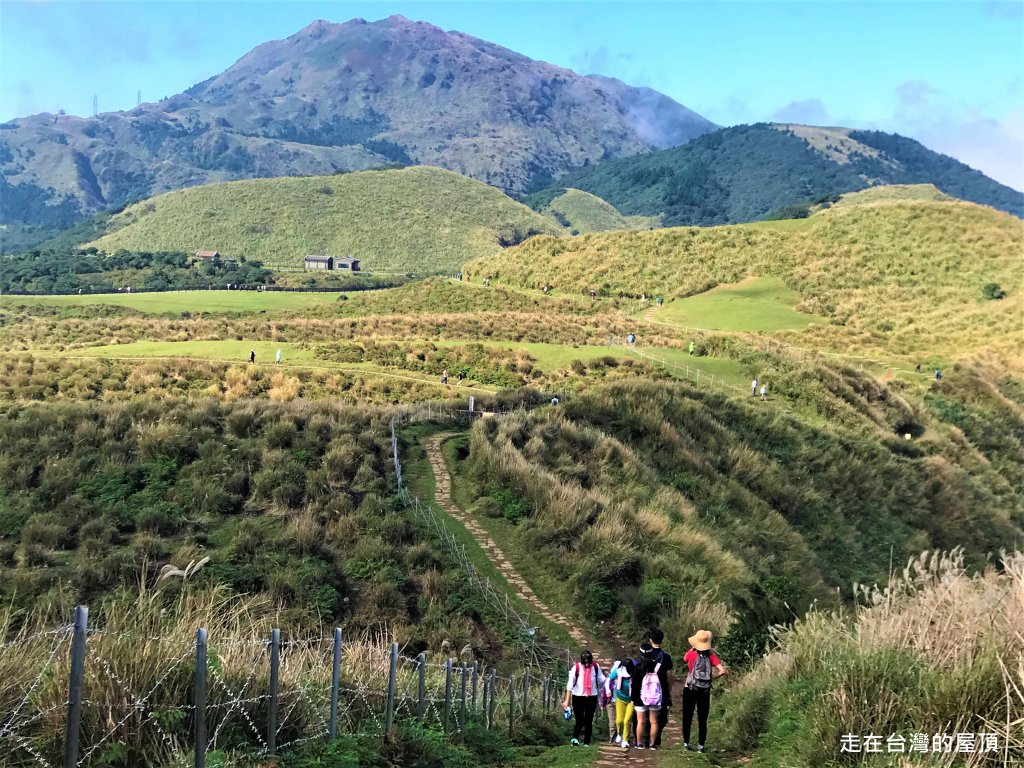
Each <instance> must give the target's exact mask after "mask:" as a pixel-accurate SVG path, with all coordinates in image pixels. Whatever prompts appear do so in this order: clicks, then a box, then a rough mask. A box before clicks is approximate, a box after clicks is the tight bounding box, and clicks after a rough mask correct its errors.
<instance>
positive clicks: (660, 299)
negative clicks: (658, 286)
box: [654, 296, 663, 307]
mask: <svg viewBox="0 0 1024 768" xmlns="http://www.w3.org/2000/svg"><path fill="white" fill-rule="evenodd" d="M654 303H655V304H657V305H658V306H659V307H660V306H661V305H662V303H663V299H662V298H661V296H658V297H657V298H655V300H654Z"/></svg>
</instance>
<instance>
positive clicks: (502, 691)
mask: <svg viewBox="0 0 1024 768" xmlns="http://www.w3.org/2000/svg"><path fill="white" fill-rule="evenodd" d="M88 616H89V612H88V609H87V608H86V607H85V606H79V607H78V608H76V609H75V614H74V619H73V621H72V622H71V623H70V624H67V625H64V626H61V627H57V628H54V629H51V630H46V631H44V632H39V633H37V634H34V635H32V636H30V637H27V638H21V639H19V640H17V641H14V642H11V643H7V644H4V645H3V646H0V662H2V656H3V654H18V655H20V656H23V657H26V658H29V659H32V660H35V659H38V660H39V661H40V664H39V668H38V673H37V674H36V675H35V677H34V678H33V679H31V680H28V679H24V678H21V679H11V678H7V679H4V680H2V681H0V705H2V706H3V709H0V718H2V719H0V764H2V765H4V766H9V767H10V768H15V767H17V768H20V767H21V766H43V767H44V768H48V767H51V766H63V768H76V767H77V766H92V765H97V766H99V765H109V764H111V761H112V760H113V761H121V762H123V761H124V760H125V759H127V758H131V759H133V760H136V761H139V760H143V761H145V762H138V763H136V764H140V765H142V764H150V761H152V762H158V763H159V764H160V765H167V766H182V767H187V766H195V767H196V768H204V767H205V765H206V761H207V758H208V757H209V756H210V755H212V754H217V755H219V756H233V757H247V758H254V759H261V758H264V757H266V756H270V755H275V754H277V753H279V752H281V751H282V750H287V749H290V748H294V747H297V746H299V745H301V744H303V743H305V742H309V741H313V740H317V739H321V740H332V739H334V738H336V737H337V736H338V734H339V733H353V732H356V731H360V732H364V733H369V734H388V733H390V732H391V731H392V730H394V728H395V727H396V725H397V724H398V723H400V722H403V721H405V722H415V723H421V724H424V725H426V726H429V727H432V728H435V729H439V730H442V731H443V732H444V733H446V734H448V735H449V736H450V737H451V738H453V739H461V738H462V737H463V736H464V734H465V731H466V728H467V727H468V726H469V724H471V723H475V724H476V725H478V726H479V727H482V728H486V729H501V730H506V729H507V731H508V732H509V734H510V735H512V734H514V732H515V729H516V728H517V727H518V725H519V724H521V723H522V722H523V719H524V718H525V717H526V716H527V715H529V714H530V713H531V712H532V713H534V714H547V713H549V712H553V711H554V710H555V709H556V708H557V707H558V704H559V702H558V693H559V691H558V688H559V686H558V685H557V684H556V682H555V681H556V679H560V678H556V677H555V675H556V674H557V671H556V670H552V672H551V674H546V673H542V672H541V671H540V670H539V669H533V670H531V669H530V668H529V667H524V668H523V669H522V671H521V673H520V674H518V675H509V676H506V675H499V673H498V671H497V669H495V668H493V667H486V666H483V665H481V663H480V662H478V661H475V660H470V659H466V658H461V659H459V658H446V659H444V660H441V661H433V660H431V659H429V658H428V655H427V654H426V653H420V654H418V655H416V656H415V657H409V656H406V655H404V654H403V653H402V652H401V649H400V647H399V645H398V643H394V642H392V643H390V645H384V644H382V643H373V644H370V643H367V642H366V641H365V640H358V641H356V642H355V643H352V644H346V643H345V642H344V634H343V631H342V628H340V627H338V628H335V629H334V631H333V632H332V633H331V634H330V635H325V636H308V635H302V636H298V637H294V638H290V637H288V636H286V635H284V634H282V632H281V630H280V629H276V628H275V629H272V630H271V631H270V632H269V633H268V634H267V635H266V636H265V637H263V638H260V637H252V638H247V639H238V638H237V637H233V638H230V639H222V638H218V637H216V636H214V635H212V634H210V633H208V632H207V630H206V629H205V628H199V629H198V630H197V631H196V632H195V634H194V635H192V634H190V635H189V636H187V637H180V636H174V637H149V636H143V635H139V634H133V633H124V632H113V631H106V630H104V629H102V628H100V627H92V626H89V623H88ZM140 646H146V648H145V649H144V650H142V651H141V652H140V653H139V654H137V655H136V654H133V653H132V651H133V649H137V648H139V647H140ZM154 655H156V656H158V657H159V664H158V665H156V666H151V667H147V668H146V674H145V675H141V674H140V665H142V664H152V660H153V656H154Z"/></svg>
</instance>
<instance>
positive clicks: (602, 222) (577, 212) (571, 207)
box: [523, 188, 657, 235]
mask: <svg viewBox="0 0 1024 768" xmlns="http://www.w3.org/2000/svg"><path fill="white" fill-rule="evenodd" d="M523 202H524V203H526V204H527V205H529V206H530V207H531V208H533V209H534V210H535V211H539V212H540V213H545V214H547V215H548V216H550V217H552V218H553V219H554V220H555V221H557V222H558V223H559V224H560V225H562V226H563V227H565V228H566V229H567V230H569V231H570V232H571V233H572V234H574V235H578V234H580V233H581V232H607V231H609V230H613V229H640V228H642V227H649V226H654V225H656V224H657V220H656V219H654V218H652V217H642V216H623V215H622V214H621V213H620V212H619V211H618V209H617V208H616V207H615V206H614V205H612V204H611V203H608V202H607V201H605V200H602V199H601V198H600V197H597V196H596V195H592V194H590V193H589V192H584V191H583V190H581V189H571V188H570V189H560V188H555V189H551V190H548V191H547V192H544V193H540V194H538V195H530V196H528V197H526V198H524V199H523Z"/></svg>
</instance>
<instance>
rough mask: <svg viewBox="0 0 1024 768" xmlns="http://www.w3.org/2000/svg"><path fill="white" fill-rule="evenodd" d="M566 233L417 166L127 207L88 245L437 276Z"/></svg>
mask: <svg viewBox="0 0 1024 768" xmlns="http://www.w3.org/2000/svg"><path fill="white" fill-rule="evenodd" d="M559 232H560V228H559V227H558V226H557V225H556V224H555V223H554V222H553V221H551V220H550V219H548V218H547V217H545V216H542V215H541V214H539V213H537V212H536V211H532V210H530V209H529V208H527V207H526V206H525V205H522V204H521V203H517V202H516V201H514V200H512V199H511V198H510V197H508V196H507V195H505V194H504V193H502V192H500V191H499V190H497V189H495V188H494V187H491V186H488V185H487V184H483V183H481V182H479V181H474V180H472V179H469V178H466V177H465V176H460V175H459V174H457V173H452V172H451V171H445V170H441V169H440V168H430V167H426V166H419V167H413V168H404V169H401V170H389V171H364V172H360V173H350V174H343V175H340V176H324V177H302V178H275V179H253V180H250V181H236V182H231V183H228V184H211V185H208V186H202V187H194V188H192V189H185V190H179V191H177V192H170V193H168V194H166V195H160V196H158V197H155V198H152V199H150V200H146V201H143V202H141V203H137V204H135V205H132V206H129V207H128V208H126V209H125V210H124V211H123V212H122V213H120V214H118V215H117V216H115V217H113V218H112V219H111V220H110V222H109V224H108V234H106V235H104V236H103V237H101V238H99V239H98V240H96V241H94V242H93V243H91V244H90V245H93V246H95V247H97V248H99V249H100V250H103V251H106V252H108V253H112V252H115V251H117V250H119V249H126V250H150V251H153V250H177V251H185V252H192V251H196V250H199V249H209V250H217V251H220V253H221V254H222V255H223V256H224V257H225V258H239V257H241V256H246V257H248V258H253V259H258V260H260V261H262V262H263V263H264V264H266V265H267V266H272V267H285V268H292V269H301V268H302V260H303V257H305V256H307V255H309V254H327V255H334V256H346V255H351V256H356V257H357V258H360V259H362V262H363V264H362V266H363V269H364V270H369V271H374V270H380V271H413V272H420V273H423V272H428V273H429V272H454V271H455V270H457V269H458V266H459V264H461V263H462V262H464V261H465V260H466V258H467V257H475V256H484V255H487V254H493V253H497V252H499V251H500V250H501V249H502V246H503V244H504V245H511V244H515V243H519V242H522V241H523V240H525V239H526V238H528V237H530V236H531V235H535V234H541V233H545V234H558V233H559Z"/></svg>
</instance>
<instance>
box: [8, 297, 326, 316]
mask: <svg viewBox="0 0 1024 768" xmlns="http://www.w3.org/2000/svg"><path fill="white" fill-rule="evenodd" d="M340 295H341V294H339V293H284V292H276V291H268V292H266V293H263V292H259V291H167V292H164V293H100V294H92V295H85V294H83V295H81V296H0V307H16V306H19V305H22V304H43V305H47V306H58V307H67V306H95V305H107V306H115V307H129V308H130V309H137V310H139V311H140V312H145V313H146V314H149V315H166V314H175V315H176V314H180V313H182V312H215V313H223V312H232V313H233V312H238V313H243V312H245V313H253V312H262V311H266V312H287V311H294V310H302V309H306V308H308V307H320V306H330V305H332V304H334V303H336V302H337V300H338V296H340Z"/></svg>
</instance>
